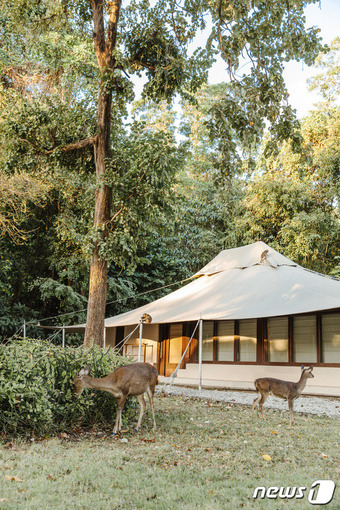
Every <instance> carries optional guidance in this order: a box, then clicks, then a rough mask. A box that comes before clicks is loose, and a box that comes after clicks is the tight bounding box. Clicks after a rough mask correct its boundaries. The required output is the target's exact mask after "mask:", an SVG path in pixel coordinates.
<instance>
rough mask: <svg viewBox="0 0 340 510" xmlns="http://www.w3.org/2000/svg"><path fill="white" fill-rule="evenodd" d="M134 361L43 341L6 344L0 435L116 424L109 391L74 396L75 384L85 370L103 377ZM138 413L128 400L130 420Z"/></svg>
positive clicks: (0, 353)
mask: <svg viewBox="0 0 340 510" xmlns="http://www.w3.org/2000/svg"><path fill="white" fill-rule="evenodd" d="M127 363H131V360H130V359H128V358H126V357H122V356H119V355H117V354H116V353H115V352H114V351H113V350H112V349H110V348H109V349H101V348H99V347H93V348H91V349H84V348H83V347H78V348H72V347H66V348H65V349H62V348H61V347H58V346H55V345H53V344H51V343H49V342H47V341H43V340H27V339H25V340H16V341H14V342H11V343H10V344H7V345H0V431H2V432H5V433H10V434H19V433H20V434H32V433H33V434H39V435H42V434H50V433H54V432H58V431H61V430H68V429H70V428H71V427H74V426H85V425H93V424H95V423H98V424H104V425H108V424H110V425H112V426H113V422H114V420H115V414H116V401H115V399H114V398H113V397H112V396H111V395H110V394H109V393H107V392H103V391H91V390H89V389H87V390H85V391H84V392H83V394H82V395H81V397H80V398H79V399H75V398H74V397H73V395H72V381H73V378H74V377H75V375H76V374H77V373H78V372H79V370H80V369H81V368H82V367H84V366H85V365H90V366H91V375H93V376H94V377H103V376H104V375H107V374H108V373H110V372H112V371H113V370H114V369H115V368H117V367H118V366H121V365H125V364H127ZM134 414H135V402H134V401H133V400H131V399H128V400H127V402H126V404H125V407H124V416H125V419H127V418H132V416H133V415H134Z"/></svg>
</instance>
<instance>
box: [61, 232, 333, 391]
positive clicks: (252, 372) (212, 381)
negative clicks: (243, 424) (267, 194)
mask: <svg viewBox="0 0 340 510" xmlns="http://www.w3.org/2000/svg"><path fill="white" fill-rule="evenodd" d="M145 314H146V316H150V318H151V319H152V323H151V324H143V320H142V317H143V316H145ZM195 325H196V327H197V331H196V330H195V331H196V336H195V337H194V338H193V336H194V334H195V331H194V326H195ZM143 327H144V329H143ZM138 328H139V330H138ZM64 330H66V331H67V332H82V331H84V330H85V324H79V325H75V326H67V327H65V328H64ZM135 331H137V332H136V333H135ZM131 334H132V335H133V334H134V336H132V337H131V340H130V339H129V342H128V343H127V344H126V346H125V348H127V347H128V350H125V353H126V354H130V355H133V356H136V359H138V360H141V359H142V358H141V354H142V344H143V349H144V360H146V361H150V362H152V363H154V364H155V365H156V366H157V367H158V370H159V372H160V374H161V375H164V376H168V375H170V374H172V373H173V372H174V371H175V372H176V373H177V371H178V369H179V368H180V370H179V375H180V376H181V377H179V378H178V380H179V381H181V382H182V383H185V384H190V383H192V384H193V381H196V382H197V380H198V381H199V386H201V384H202V380H203V378H204V380H205V384H206V385H210V386H224V387H230V388H232V387H235V388H239V389H251V388H253V381H254V379H255V378H256V377H260V376H262V375H263V374H267V375H268V374H270V375H271V376H272V377H279V378H282V379H292V378H293V379H296V378H297V375H298V373H299V372H298V370H299V366H300V365H301V364H302V363H304V364H307V363H311V364H313V365H314V366H315V367H318V368H317V370H316V372H314V373H316V376H318V377H315V379H313V381H316V382H312V383H310V385H312V384H314V388H313V391H312V392H313V393H315V394H328V395H336V396H340V377H339V376H340V282H339V280H337V279H336V278H333V277H329V276H326V275H322V274H319V273H316V272H313V271H310V270H308V269H306V268H304V267H302V266H300V265H298V264H296V263H295V262H293V261H291V260H289V259H288V258H287V257H284V256H283V255H281V254H280V253H279V252H277V251H276V250H274V249H272V248H271V247H270V246H268V245H266V244H265V243H263V242H257V243H254V244H250V245H247V246H242V247H240V248H234V249H230V250H223V251H221V252H220V253H219V254H218V255H217V256H216V257H215V258H214V259H213V260H212V261H211V262H209V263H208V264H207V265H206V266H204V267H203V268H202V269H201V270H200V271H198V272H197V273H196V274H195V275H193V277H192V281H191V282H190V283H188V284H186V285H184V286H183V287H182V288H180V289H179V290H176V291H175V292H172V293H170V294H168V295H166V296H164V297H162V298H161V299H157V300H156V301H154V302H152V303H148V304H146V305H144V306H141V307H139V308H136V309H134V310H131V311H129V312H126V313H122V314H119V315H116V316H114V317H109V318H107V319H106V320H105V341H104V344H105V345H111V346H113V347H114V346H116V345H117V344H118V343H119V341H120V340H121V339H122V338H126V337H127V336H128V335H131ZM190 338H193V342H192V343H191V346H190V348H189V347H188V345H190V342H189V340H190ZM148 349H149V353H150V355H149V358H148V357H147V356H146V353H147V351H148ZM137 352H138V358H137ZM268 367H269V368H270V371H268V370H269V368H268ZM294 367H295V368H294ZM293 369H294V370H295V372H294V370H293ZM296 371H297V375H293V374H294V373H295V374H296ZM335 380H337V381H338V382H335ZM190 381H191V382H190Z"/></svg>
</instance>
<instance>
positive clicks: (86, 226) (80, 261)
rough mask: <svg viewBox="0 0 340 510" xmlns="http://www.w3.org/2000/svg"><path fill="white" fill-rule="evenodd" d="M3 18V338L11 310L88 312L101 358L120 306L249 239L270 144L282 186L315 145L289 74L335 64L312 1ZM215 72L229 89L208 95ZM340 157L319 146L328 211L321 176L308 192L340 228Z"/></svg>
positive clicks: (12, 12) (71, 4) (187, 4)
mask: <svg viewBox="0 0 340 510" xmlns="http://www.w3.org/2000/svg"><path fill="white" fill-rule="evenodd" d="M0 3H1V17H0V37H1V42H2V44H1V49H0V104H1V113H0V140H1V144H0V169H1V179H0V187H4V188H5V187H6V189H7V190H8V191H7V194H6V196H5V200H4V201H3V203H2V204H1V206H0V222H1V225H2V226H3V231H2V238H1V241H0V242H1V245H2V250H3V259H1V260H2V264H3V267H4V268H5V269H4V270H3V271H2V275H1V282H2V283H1V285H2V287H4V288H5V289H6V299H4V300H3V302H2V307H3V316H4V317H6V319H4V324H6V325H5V326H4V328H5V329H6V328H7V324H8V321H7V317H8V314H9V310H11V314H12V315H15V313H17V315H18V316H20V317H22V316H23V315H29V316H33V317H34V316H39V317H41V315H45V316H46V315H47V316H48V315H51V314H52V315H54V314H57V313H60V312H64V311H70V310H71V309H72V308H73V309H74V308H75V307H79V308H82V307H83V305H84V306H85V305H86V302H87V300H86V296H87V295H89V300H88V316H87V323H88V326H89V328H88V331H87V340H86V342H87V344H88V345H89V344H90V343H91V342H93V341H94V342H95V343H97V344H101V342H102V332H103V321H104V316H105V302H106V299H107V297H108V298H110V299H111V298H114V297H117V296H125V297H129V296H131V295H132V294H133V293H135V291H136V290H138V289H142V288H145V287H149V286H150V285H151V282H154V283H155V282H159V283H160V284H163V283H167V278H166V277H164V274H165V273H166V274H167V275H168V278H169V279H171V276H172V275H176V274H178V275H179V276H180V277H181V278H182V277H186V276H188V275H189V273H190V272H191V271H192V270H194V269H196V267H197V266H198V265H200V263H201V262H202V261H203V260H204V258H205V257H210V255H214V254H215V253H216V252H217V251H219V249H220V248H221V247H222V246H226V247H228V246H231V245H234V244H235V243H239V242H242V241H243V240H244V239H245V238H246V235H245V234H244V231H243V230H242V229H244V228H245V227H244V226H242V221H241V219H240V218H241V216H242V211H244V205H241V204H242V202H241V198H242V196H243V195H245V194H247V193H250V191H249V190H250V188H249V189H248V190H246V189H245V183H247V182H248V179H249V176H250V175H251V173H252V172H253V171H254V169H256V168H257V169H259V168H260V167H261V163H259V162H257V154H258V148H259V145H260V143H262V140H263V134H264V132H265V130H267V131H268V137H267V138H266V140H267V142H266V145H263V149H262V153H263V154H264V155H267V154H268V153H269V152H268V151H269V149H270V150H271V154H272V162H270V160H268V161H266V170H265V173H266V174H268V175H267V178H268V179H269V174H270V172H271V171H272V170H270V169H269V167H271V168H273V172H276V170H275V168H276V166H275V165H276V163H275V161H274V159H275V157H276V158H280V157H282V150H283V147H285V145H284V144H285V143H286V142H284V140H290V142H289V144H290V145H289V147H292V150H293V151H294V150H296V149H297V148H298V147H301V143H302V145H303V144H304V142H302V135H301V132H300V130H299V123H298V121H297V119H296V117H295V114H294V111H293V110H292V108H291V107H290V105H289V98H288V93H287V89H286V86H285V83H284V80H283V78H282V71H283V67H284V64H285V62H287V61H289V60H301V61H304V62H306V63H307V64H308V65H311V64H312V63H313V61H314V59H315V58H316V56H317V55H318V54H319V52H320V51H321V49H322V46H321V41H320V36H319V31H318V29H317V28H314V27H312V28H306V27H305V16H304V8H305V7H306V6H307V5H308V4H310V3H314V0H310V1H303V0H295V1H293V2H281V3H280V2H277V3H273V2H270V1H269V0H268V1H266V0H265V1H264V0H261V1H257V0H252V1H249V0H229V1H228V2H222V1H220V0H218V1H216V2H215V1H213V2H204V1H202V0H193V1H192V0H191V1H187V0H183V1H180V2H173V1H168V0H158V1H155V2H149V1H148V0H142V1H138V2H137V1H134V0H132V1H130V2H128V3H126V4H125V3H124V2H121V1H120V0H114V1H111V2H109V1H102V0H54V1H52V0H34V1H33V2H32V1H28V0H19V1H13V0H10V1H6V2H5V1H4V0H1V2H0ZM217 56H219V57H220V58H222V60H223V61H224V64H225V67H226V75H225V76H224V77H222V80H223V82H224V83H223V84H221V85H217V86H214V87H209V86H207V85H206V82H207V77H208V70H209V68H210V67H211V65H212V63H213V61H214V59H215V58H217ZM139 84H141V93H140V97H138V99H139V103H138V104H137V105H134V100H135V99H136V93H137V91H138V86H139ZM202 87H203V88H202ZM178 96H180V98H181V101H182V103H181V104H182V107H181V108H182V112H183V114H182V121H181V123H182V127H181V135H180V137H178V135H175V133H176V129H177V128H176V125H175V114H174V110H173V109H172V108H171V105H172V102H173V100H174V98H176V97H178ZM133 108H135V110H133ZM320 115H322V113H321V112H320ZM325 122H326V121H325ZM316 124H317V123H316ZM316 124H315V126H314V128H313V129H317V127H316ZM332 125H333V124H332ZM313 129H311V130H309V131H308V130H307V129H306V133H307V132H308V133H310V136H312V135H311V133H312V131H313ZM325 129H326V128H325ZM327 129H328V128H327ZM305 136H307V137H308V136H309V135H308V134H306V135H305ZM322 138H323V139H324V138H325V137H323V135H322V133H319V134H318V140H321V139H322ZM326 138H327V137H326ZM336 138H337V135H336V134H335V137H334V143H336ZM311 143H312V142H311ZM320 143H321V145H322V144H323V143H324V142H320ZM332 143H333V142H331V140H330V138H329V137H328V142H327V146H328V149H327V150H328V154H326V152H327V151H326V150H324V149H323V148H322V150H321V147H320V150H318V149H317V147H316V145H317V144H314V143H312V145H313V151H314V156H313V157H314V164H315V165H316V166H318V167H319V169H320V170H319V174H318V175H319V180H320V182H321V180H322V179H324V178H326V175H327V179H328V180H332V179H333V181H332V183H333V184H332V185H331V183H330V181H329V182H328V183H327V186H326V187H327V192H326V191H325V192H324V194H323V196H322V199H320V200H319V201H317V203H316V202H315V200H314V195H313V198H311V199H310V198H308V193H309V191H308V190H309V188H308V186H311V182H312V181H313V178H314V177H315V175H316V173H315V172H316V170H315V172H314V174H313V173H311V172H310V171H308V172H306V175H307V174H308V175H309V177H308V178H307V177H306V178H305V180H304V184H303V186H307V188H308V190H307V188H303V187H302V188H296V190H295V191H294V193H295V194H298V195H299V194H300V193H302V194H303V195H304V196H305V197H306V198H305V202H304V203H303V204H302V205H301V208H302V209H303V208H304V207H305V205H306V204H307V203H308V204H309V203H310V201H311V202H312V204H314V205H312V206H311V207H312V209H313V207H314V209H315V208H317V209H318V207H319V206H320V207H324V208H326V209H327V207H328V209H327V210H326V209H325V213H327V214H328V213H329V214H333V212H332V211H331V208H332V206H330V205H329V200H331V198H330V195H331V191H330V189H331V186H333V188H334V189H335V186H336V185H335V179H336V168H337V167H336V162H334V164H333V168H334V169H335V170H334V172H333V177H332V176H331V171H330V167H331V166H332V162H331V160H332V155H334V154H333V152H334V149H335V146H332ZM308 144H309V142H308V141H306V143H305V145H306V147H305V150H307V145H308ZM274 146H275V147H276V153H275V155H274V153H273V147H274ZM322 147H323V145H322ZM289 150H291V149H289ZM280 154H281V156H280ZM264 157H265V156H264ZM291 157H292V158H293V159H294V157H295V156H294V152H292V156H291ZM334 161H336V157H335V160H334ZM256 162H257V163H256ZM326 162H327V163H326ZM256 164H257V166H256ZM301 164H302V166H303V165H305V164H306V163H301ZM325 165H326V166H327V165H328V166H329V168H328V169H327V170H325ZM267 167H268V168H267ZM262 168H264V167H262ZM256 171H260V170H256ZM322 172H323V174H322ZM298 173H299V172H298V171H297V174H298ZM313 176H314V177H313ZM25 179H26V180H25ZM308 179H309V180H308ZM28 181H29V183H30V185H29V186H25V182H28ZM307 181H308V183H309V184H308V183H307ZM300 184H301V183H300ZM300 184H299V185H300ZM266 185H267V184H266ZM251 186H255V181H254V184H251ZM260 186H261V190H264V189H265V187H264V188H262V183H261V185H260ZM292 186H293V184H292ZM294 186H297V182H295V181H294ZM321 187H322V186H321V184H320V185H319V188H318V189H320V190H321ZM11 190H13V191H11ZM254 190H255V188H254ZM267 190H268V188H267ZM277 193H279V191H277ZM311 193H312V191H311ZM313 193H314V191H313ZM313 193H312V194H313ZM320 193H321V191H320ZM334 197H335V195H334V194H333V202H334V200H335V198H334ZM327 200H328V202H327ZM326 203H327V207H326V205H325V204H326ZM17 204H20V206H18V205H17ZM333 205H334V204H333ZM261 207H262V206H261ZM314 209H313V210H314ZM246 210H247V208H246ZM301 218H302V217H301ZM309 219H310V218H309ZM301 221H302V220H301ZM318 221H321V220H318ZM247 228H248V227H247ZM256 228H259V225H257V227H256ZM256 228H255V227H254V229H253V230H252V231H253V235H254V236H257V235H261V236H262V235H263V236H267V234H268V232H269V231H268V232H267V230H266V229H264V230H262V231H261V232H263V234H262V233H260V231H258V230H256ZM298 228H300V227H299V226H298V224H297V226H296V229H298ZM250 231H251V230H249V231H248V234H249V232H250ZM289 235H291V234H289ZM289 235H288V234H287V239H288V238H289ZM270 236H271V234H270V232H269V234H268V239H270ZM264 240H265V239H264ZM287 243H288V241H287ZM283 245H284V243H283ZM214 252H215V253H214ZM331 256H333V252H332V255H331ZM4 261H6V262H4ZM325 267H326V266H325ZM327 267H330V266H327ZM9 268H10V269H9ZM9 270H10V271H11V278H10V279H9V277H8V271H9ZM14 306H17V307H19V308H18V309H17V312H14ZM122 306H124V305H119V304H118V305H117V310H118V311H120V310H121V309H122ZM80 317H81V316H80ZM81 319H82V320H84V317H81ZM6 321H7V322H6Z"/></svg>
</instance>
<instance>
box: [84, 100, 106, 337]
mask: <svg viewBox="0 0 340 510" xmlns="http://www.w3.org/2000/svg"><path fill="white" fill-rule="evenodd" d="M111 103H112V99H111V94H110V93H106V92H105V90H102V91H101V93H100V95H99V102H98V127H99V135H98V138H97V140H96V142H95V144H94V153H95V164H96V176H97V179H96V180H97V190H96V198H95V212H94V226H95V228H97V229H98V230H99V231H100V230H102V232H101V233H100V237H101V239H100V241H104V242H105V240H106V238H107V235H108V227H107V225H108V222H109V220H110V213H111V202H112V188H110V187H109V186H107V185H106V184H105V161H106V159H107V158H109V157H110V128H111ZM100 241H97V242H96V243H95V245H94V248H93V251H92V256H91V266H90V283H89V300H88V305H87V320H86V329H85V339H84V345H85V346H86V347H89V346H90V345H92V344H96V345H100V346H102V345H103V338H104V320H105V304H106V294H107V269H108V265H107V262H106V260H105V259H103V258H101V257H100V254H99V247H100Z"/></svg>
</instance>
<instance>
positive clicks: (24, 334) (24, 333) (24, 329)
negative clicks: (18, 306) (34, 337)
mask: <svg viewBox="0 0 340 510" xmlns="http://www.w3.org/2000/svg"><path fill="white" fill-rule="evenodd" d="M22 334H23V338H26V321H24V326H23V333H22Z"/></svg>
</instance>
